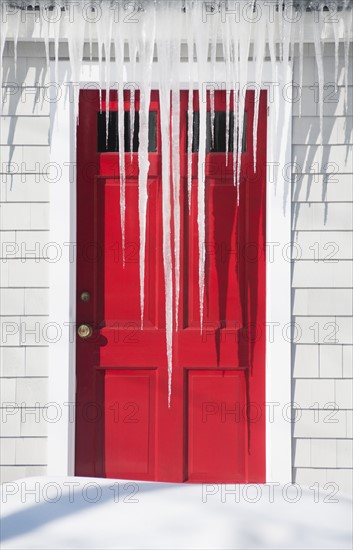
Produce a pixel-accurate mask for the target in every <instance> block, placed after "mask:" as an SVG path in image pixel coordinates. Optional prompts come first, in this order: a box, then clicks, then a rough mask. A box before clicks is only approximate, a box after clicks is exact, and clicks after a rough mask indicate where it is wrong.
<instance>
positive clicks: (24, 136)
mask: <svg viewBox="0 0 353 550" xmlns="http://www.w3.org/2000/svg"><path fill="white" fill-rule="evenodd" d="M49 122H50V119H49V117H48V116H45V117H38V116H2V117H1V120H0V145H10V146H12V145H26V144H27V143H31V142H34V143H35V144H36V145H49Z"/></svg>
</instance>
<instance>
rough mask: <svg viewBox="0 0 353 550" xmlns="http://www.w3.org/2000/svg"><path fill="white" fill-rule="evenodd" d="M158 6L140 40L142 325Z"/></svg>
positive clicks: (148, 6)
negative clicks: (152, 93) (150, 116)
mask: <svg viewBox="0 0 353 550" xmlns="http://www.w3.org/2000/svg"><path fill="white" fill-rule="evenodd" d="M155 29H156V24H155V10H154V9H153V8H152V5H151V4H146V8H145V13H144V17H143V20H142V25H141V30H140V40H139V52H140V55H139V65H140V70H141V85H140V109H139V119H140V130H139V149H138V165H139V182H138V205H139V225H140V253H139V259H140V310H141V327H143V318H144V304H145V255H146V215H147V198H148V187H147V182H148V170H149V165H150V162H149V160H148V127H149V106H150V98H151V76H152V62H153V50H154V36H155Z"/></svg>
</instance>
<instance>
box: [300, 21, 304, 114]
mask: <svg viewBox="0 0 353 550" xmlns="http://www.w3.org/2000/svg"><path fill="white" fill-rule="evenodd" d="M303 62H304V18H303V17H301V18H300V19H299V92H300V98H299V116H300V117H301V116H302V95H303Z"/></svg>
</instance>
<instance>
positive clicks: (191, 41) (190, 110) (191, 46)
mask: <svg viewBox="0 0 353 550" xmlns="http://www.w3.org/2000/svg"><path fill="white" fill-rule="evenodd" d="M187 13H188V12H187ZM188 15H189V14H188ZM187 42H188V63H189V91H188V140H187V141H188V151H187V160H188V163H187V164H188V207H189V212H190V209H191V186H192V140H193V103H194V78H193V65H194V37H193V26H192V19H191V17H187Z"/></svg>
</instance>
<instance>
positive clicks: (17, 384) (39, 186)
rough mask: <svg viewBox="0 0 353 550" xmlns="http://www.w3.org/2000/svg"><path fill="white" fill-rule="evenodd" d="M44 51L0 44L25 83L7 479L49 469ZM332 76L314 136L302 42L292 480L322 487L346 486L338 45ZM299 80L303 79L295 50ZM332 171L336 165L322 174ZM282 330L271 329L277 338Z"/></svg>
mask: <svg viewBox="0 0 353 550" xmlns="http://www.w3.org/2000/svg"><path fill="white" fill-rule="evenodd" d="M42 50H44V48H43V46H42V45H40V46H38V45H37V44H34V43H32V44H30V43H26V44H21V43H20V44H19V46H18V55H19V59H18V64H17V74H14V70H13V58H12V46H11V45H6V46H5V57H4V63H3V70H4V78H3V80H4V81H5V82H8V83H10V82H11V83H18V84H22V86H23V89H22V92H21V94H20V93H16V94H14V95H13V96H9V95H7V98H8V99H9V101H8V102H6V103H5V110H4V113H3V115H4V116H3V118H2V120H1V141H0V143H1V153H0V154H1V157H0V173H1V184H0V193H1V195H0V200H1V222H0V223H1V225H0V243H1V259H0V276H1V279H0V288H1V289H0V292H1V305H0V319H1V323H2V332H1V335H2V336H1V342H0V344H1V347H0V358H1V372H0V375H1V392H2V394H1V398H2V410H1V412H2V424H1V458H0V464H1V466H0V474H1V480H2V481H8V480H12V479H15V478H19V477H22V476H29V475H39V474H45V473H46V464H47V446H46V443H47V428H48V418H49V413H48V410H47V409H46V407H45V405H46V404H47V403H48V397H47V378H48V368H49V365H48V338H46V323H47V322H48V315H49V304H48V296H49V287H50V281H49V266H50V261H49V258H48V254H50V248H49V247H48V246H47V244H48V243H49V240H50V239H49V229H50V226H49V223H50V222H49V220H50V217H49V216H50V189H51V186H53V185H55V182H52V181H50V179H49V177H48V174H46V169H47V167H46V164H47V163H48V162H49V139H50V133H49V130H50V125H49V107H50V104H49V101H47V100H46V99H45V95H44V96H43V93H44V89H43V86H44V85H45V84H46V83H47V82H48V81H49V76H48V75H47V73H46V71H45V69H44V67H45V60H44V51H42ZM333 56H334V51H333V48H332V46H331V45H326V47H325V59H324V63H325V77H326V82H327V83H329V82H332V81H333V79H334V78H333V77H334V72H333V71H334V69H333V67H334V57H333ZM350 61H352V58H350ZM339 77H340V80H339V88H338V90H337V92H335V93H332V92H334V90H333V88H332V86H330V87H327V89H326V90H325V103H324V126H323V130H324V131H323V138H324V139H323V144H322V145H321V144H320V137H319V136H320V118H319V107H318V103H317V87H315V86H314V87H313V84H314V83H315V82H317V81H318V78H317V72H316V64H315V58H314V49H313V47H312V46H310V45H306V46H305V61H304V88H303V92H302V93H303V104H302V117H301V118H299V116H298V113H299V105H298V103H295V104H294V107H293V162H296V163H297V165H295V166H296V171H297V172H300V173H302V177H297V176H293V195H292V222H293V225H292V227H293V248H294V253H295V255H296V256H298V259H297V260H296V261H294V262H293V264H292V274H293V276H292V314H293V323H295V325H294V326H295V327H296V329H295V330H294V331H293V345H292V350H293V352H292V373H293V400H294V402H295V403H296V404H297V405H296V406H297V407H299V408H300V411H299V412H298V413H297V419H296V420H297V421H296V422H294V423H293V480H294V481H296V482H297V483H301V484H309V485H312V484H313V483H315V482H318V483H319V484H320V486H323V485H324V484H325V483H326V482H329V481H333V482H336V483H337V484H338V485H339V487H340V488H341V489H342V490H344V491H350V490H351V486H352V466H353V465H352V454H353V449H352V437H353V433H352V429H353V428H352V408H353V405H352V387H353V380H352V377H353V372H352V363H353V360H352V350H353V345H352V344H353V341H352V339H353V336H352V334H353V327H352V303H353V302H352V297H353V296H352V294H353V283H352V280H353V277H352V269H353V261H352V260H353V243H352V235H353V233H352V229H353V227H352V224H353V221H352V220H353V216H352V214H353V211H352V208H353V203H352V181H351V180H352V173H353V167H352V152H353V151H352V145H349V146H347V143H350V144H352V91H353V86H352V72H350V75H349V79H350V80H349V98H350V100H349V101H350V107H349V113H348V115H349V117H348V118H345V115H344V87H343V84H344V68H343V51H340V67H339ZM294 80H295V82H299V76H298V63H297V59H296V60H295V71H294ZM43 97H44V100H43ZM333 117H335V118H333ZM9 144H11V145H9ZM7 162H11V163H13V164H12V165H11V166H12V167H13V169H14V170H18V171H17V172H16V173H15V174H14V175H13V176H12V177H9V175H8V174H5V173H4V172H5V170H4V163H5V164H6V163H7ZM327 164H329V166H328V167H326V165H327ZM17 166H18V167H19V168H17ZM290 171H291V169H290V167H289V173H290ZM327 171H329V172H331V171H335V172H336V173H335V174H334V175H333V176H331V177H330V178H328V179H327V176H326V174H325V172H327ZM331 243H333V244H331ZM276 253H287V254H288V252H287V251H276ZM332 253H334V255H333V256H332V259H331V261H328V256H329V255H330V254H332ZM332 323H333V325H332ZM31 330H32V331H34V332H32V333H30V331H31ZM11 333H13V334H11ZM280 333H281V331H279V332H278V333H275V337H279V338H280V337H282V336H281V334H280ZM332 333H334V334H332ZM335 339H336V340H337V341H336V342H335V341H334V340H335ZM6 402H8V403H16V404H17V405H18V407H19V408H18V410H17V409H11V408H9V407H8V408H7V409H6V405H5V403H6ZM329 403H336V405H337V407H338V410H337V411H335V413H334V414H333V415H330V411H329V410H327V409H326V408H325V407H328V406H330V405H329ZM11 413H12V414H11ZM279 452H280V450H279Z"/></svg>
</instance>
